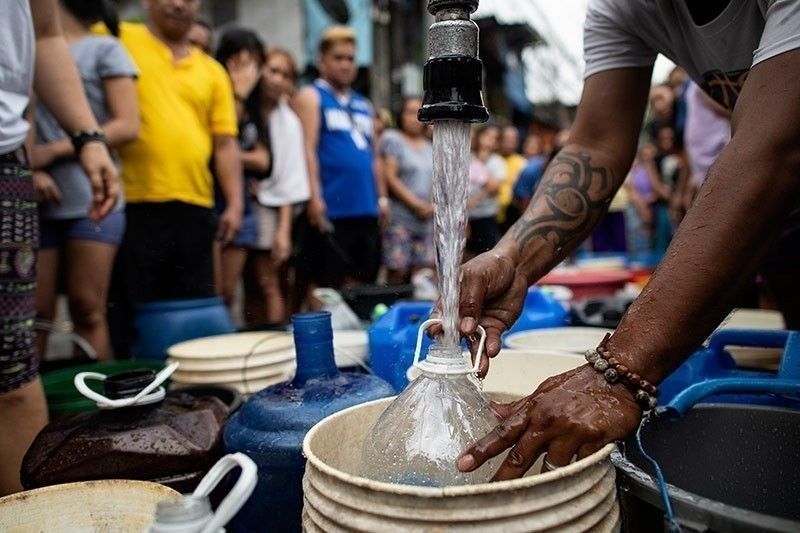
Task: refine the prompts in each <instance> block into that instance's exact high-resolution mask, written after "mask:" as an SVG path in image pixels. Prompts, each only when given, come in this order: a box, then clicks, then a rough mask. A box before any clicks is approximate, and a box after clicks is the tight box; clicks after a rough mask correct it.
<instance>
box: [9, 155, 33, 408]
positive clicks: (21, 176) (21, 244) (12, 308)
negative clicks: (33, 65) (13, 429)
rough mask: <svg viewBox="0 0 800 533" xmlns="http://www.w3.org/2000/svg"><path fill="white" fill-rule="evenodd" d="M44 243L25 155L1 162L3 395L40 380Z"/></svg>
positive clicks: (11, 157) (10, 156)
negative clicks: (39, 285)
mask: <svg viewBox="0 0 800 533" xmlns="http://www.w3.org/2000/svg"><path fill="white" fill-rule="evenodd" d="M18 152H21V151H18ZM38 241H39V215H38V211H37V208H36V197H35V193H34V189H33V180H32V178H31V170H30V168H29V167H28V165H27V164H25V158H24V155H22V154H21V153H19V154H18V155H17V156H13V155H8V154H7V155H4V156H0V393H5V392H10V391H12V390H14V389H18V388H20V387H22V386H23V385H25V384H26V383H28V382H29V381H31V380H32V379H34V378H35V377H36V376H37V369H38V362H37V359H36V356H35V354H34V350H33V335H34V332H33V322H34V318H35V316H36V303H35V293H36V249H37V247H38Z"/></svg>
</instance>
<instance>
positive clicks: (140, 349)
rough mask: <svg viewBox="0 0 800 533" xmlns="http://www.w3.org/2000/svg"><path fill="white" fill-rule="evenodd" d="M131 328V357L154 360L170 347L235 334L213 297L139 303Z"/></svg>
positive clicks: (228, 317)
mask: <svg viewBox="0 0 800 533" xmlns="http://www.w3.org/2000/svg"><path fill="white" fill-rule="evenodd" d="M134 327H135V328H136V342H134V345H133V347H132V348H133V349H132V353H133V356H134V357H135V358H137V359H155V360H158V361H163V360H164V359H165V358H166V354H167V349H169V347H170V346H172V345H173V344H177V343H179V342H182V341H188V340H191V339H197V338H199V337H208V336H211V335H221V334H223V333H233V332H234V331H235V327H234V325H233V320H232V319H231V315H230V313H229V312H228V308H227V307H225V302H224V301H223V300H222V298H220V297H216V296H215V297H212V298H195V299H188V300H165V301H160V302H146V303H142V304H139V305H138V306H137V308H136V319H135V321H134Z"/></svg>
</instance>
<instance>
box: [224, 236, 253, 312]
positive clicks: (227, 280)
mask: <svg viewBox="0 0 800 533" xmlns="http://www.w3.org/2000/svg"><path fill="white" fill-rule="evenodd" d="M246 260H247V250H246V249H245V248H240V247H238V246H226V247H225V248H223V249H222V256H221V262H220V266H221V267H222V268H221V269H220V274H221V275H220V279H221V280H222V290H221V291H220V292H221V294H222V298H223V299H224V300H225V305H227V306H228V307H231V305H232V304H233V296H234V294H235V293H236V285H237V284H238V283H239V280H240V279H241V277H242V272H243V271H244V263H245V261H246Z"/></svg>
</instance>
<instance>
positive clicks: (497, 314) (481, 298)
mask: <svg viewBox="0 0 800 533" xmlns="http://www.w3.org/2000/svg"><path fill="white" fill-rule="evenodd" d="M527 292H528V280H527V278H526V277H525V276H524V275H523V274H522V272H520V271H519V270H518V269H517V268H516V262H515V261H514V260H513V259H512V258H511V257H509V256H507V255H504V254H502V253H500V252H497V251H496V250H489V251H488V252H486V253H483V254H481V255H479V256H477V257H475V258H474V259H472V260H470V261H468V262H467V263H464V265H462V267H461V295H460V300H459V316H460V317H461V321H460V323H459V329H460V330H461V334H462V335H464V336H465V337H466V338H467V339H468V340H469V341H470V342H469V345H470V351H472V354H473V356H474V355H475V351H476V349H477V342H475V339H476V338H477V335H476V333H477V328H478V326H479V325H480V326H483V328H484V329H485V330H486V346H485V353H486V355H487V356H488V357H489V358H491V357H495V356H496V355H497V354H498V353H499V352H500V347H501V341H500V335H502V334H503V332H505V331H506V330H507V329H508V328H510V327H511V326H512V325H513V324H514V322H516V320H517V318H519V315H520V313H521V312H522V305H523V303H524V301H525V295H526V294H527ZM438 308H439V307H438V305H437V310H438ZM430 332H431V334H432V335H437V334H439V333H440V332H441V328H431V329H430ZM488 370H489V360H488V359H487V358H485V357H484V358H482V359H481V364H480V369H479V371H478V375H479V376H481V377H483V376H485V375H486V372H487V371H488Z"/></svg>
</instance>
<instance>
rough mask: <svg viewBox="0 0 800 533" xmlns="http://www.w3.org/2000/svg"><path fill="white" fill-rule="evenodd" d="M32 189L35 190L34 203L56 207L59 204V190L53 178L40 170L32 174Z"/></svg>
mask: <svg viewBox="0 0 800 533" xmlns="http://www.w3.org/2000/svg"><path fill="white" fill-rule="evenodd" d="M33 188H34V189H35V190H36V201H37V202H39V203H47V204H54V205H58V204H60V203H61V190H60V189H59V188H58V185H56V182H55V180H54V179H53V177H52V176H51V175H50V174H48V173H47V172H44V171H42V170H36V171H34V172H33Z"/></svg>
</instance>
